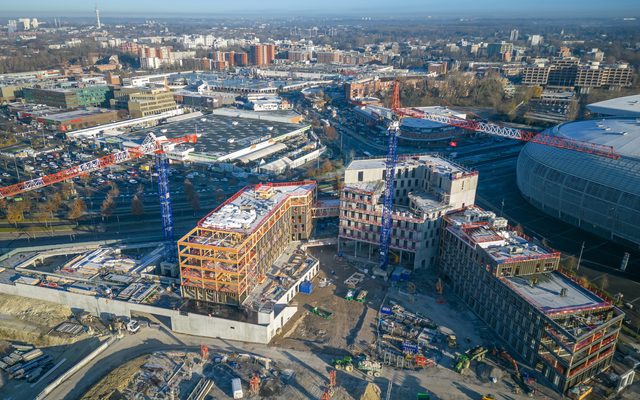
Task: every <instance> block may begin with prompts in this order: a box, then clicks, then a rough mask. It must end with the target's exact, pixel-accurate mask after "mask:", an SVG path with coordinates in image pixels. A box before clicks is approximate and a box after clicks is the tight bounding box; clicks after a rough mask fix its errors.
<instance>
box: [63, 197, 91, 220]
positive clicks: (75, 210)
mask: <svg viewBox="0 0 640 400" xmlns="http://www.w3.org/2000/svg"><path fill="white" fill-rule="evenodd" d="M86 210H87V205H86V204H85V203H84V200H82V199H79V198H78V199H75V200H74V201H73V203H72V204H71V208H70V209H69V213H68V214H67V217H68V218H69V219H73V220H77V219H78V218H80V217H81V216H82V214H84V212H85V211H86Z"/></svg>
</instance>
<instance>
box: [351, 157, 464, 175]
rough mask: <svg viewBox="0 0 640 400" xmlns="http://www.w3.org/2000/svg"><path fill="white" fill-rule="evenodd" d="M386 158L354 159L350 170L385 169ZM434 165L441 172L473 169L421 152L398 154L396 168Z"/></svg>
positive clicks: (462, 171)
mask: <svg viewBox="0 0 640 400" xmlns="http://www.w3.org/2000/svg"><path fill="white" fill-rule="evenodd" d="M385 164H386V159H385V158H366V159H360V160H353V161H351V163H350V164H349V166H347V169H348V170H365V169H384V168H385ZM418 165H432V166H433V167H434V168H435V170H436V171H437V172H440V173H443V174H444V173H458V172H459V173H471V172H472V171H471V170H469V169H467V168H465V167H463V166H461V165H458V164H456V163H454V162H452V161H450V160H447V159H445V158H442V157H440V156H438V155H432V154H420V155H415V156H398V163H397V164H396V168H403V167H408V166H418Z"/></svg>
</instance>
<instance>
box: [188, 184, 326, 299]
mask: <svg viewBox="0 0 640 400" xmlns="http://www.w3.org/2000/svg"><path fill="white" fill-rule="evenodd" d="M315 192H316V183H315V182H314V181H302V182H286V183H267V184H258V185H256V186H247V187H245V188H243V189H242V190H240V191H239V192H238V193H236V194H235V195H233V196H232V197H230V198H229V199H228V200H227V201H225V202H224V203H223V204H221V205H220V206H219V207H218V208H216V209H215V210H213V211H212V212H211V213H209V214H208V215H207V216H206V217H204V218H203V219H202V220H200V222H199V223H198V225H197V226H196V227H195V228H194V229H193V230H191V232H189V233H188V234H187V235H185V236H184V237H183V238H182V239H180V240H179V241H178V253H179V264H180V280H181V287H182V295H183V296H184V297H187V298H191V299H196V300H202V301H207V302H213V303H221V304H230V305H242V304H243V303H244V302H245V301H246V300H247V298H248V297H249V296H250V295H251V293H252V291H254V289H256V288H257V287H258V286H260V285H261V284H262V283H264V281H265V280H266V279H267V272H268V270H269V269H270V268H271V266H272V264H273V263H274V262H275V261H276V259H277V258H278V257H279V256H280V255H281V254H282V253H283V252H284V251H285V249H286V248H287V246H288V245H289V244H290V243H291V242H292V241H298V240H304V239H308V238H309V236H310V234H311V231H312V228H313V224H312V207H313V204H314V198H315Z"/></svg>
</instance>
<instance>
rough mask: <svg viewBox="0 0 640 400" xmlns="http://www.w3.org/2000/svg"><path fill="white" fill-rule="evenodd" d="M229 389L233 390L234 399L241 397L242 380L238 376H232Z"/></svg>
mask: <svg viewBox="0 0 640 400" xmlns="http://www.w3.org/2000/svg"><path fill="white" fill-rule="evenodd" d="M231 391H232V392H233V398H234V399H241V398H242V397H243V396H244V394H243V393H242V381H241V380H240V378H233V379H232V380H231Z"/></svg>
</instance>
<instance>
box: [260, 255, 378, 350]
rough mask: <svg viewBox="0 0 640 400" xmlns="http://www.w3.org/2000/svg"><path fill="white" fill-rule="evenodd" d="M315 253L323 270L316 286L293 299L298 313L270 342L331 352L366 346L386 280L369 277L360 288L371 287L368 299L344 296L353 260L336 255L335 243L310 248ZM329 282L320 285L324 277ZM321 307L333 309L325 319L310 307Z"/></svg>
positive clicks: (373, 327) (371, 335)
mask: <svg viewBox="0 0 640 400" xmlns="http://www.w3.org/2000/svg"><path fill="white" fill-rule="evenodd" d="M310 252H311V254H312V255H313V256H315V257H317V258H318V259H319V260H320V272H319V273H318V276H317V277H316V278H315V279H314V281H313V284H314V290H313V293H312V294H310V295H307V294H303V293H299V294H298V295H297V296H296V297H295V298H294V299H293V301H294V303H297V304H298V311H299V312H298V314H297V315H296V316H295V317H294V318H292V319H291V320H290V321H289V322H288V323H287V324H286V325H285V326H284V327H283V329H282V332H281V334H279V335H278V336H276V337H275V338H274V339H273V340H272V342H271V344H272V345H274V346H278V347H286V348H292V349H296V350H309V349H311V350H318V351H322V352H324V353H328V354H336V355H339V354H343V353H344V350H346V349H349V348H352V347H353V346H357V347H360V348H366V347H367V346H368V345H370V344H371V343H373V341H374V339H375V336H374V332H375V318H376V315H377V312H378V308H379V307H380V304H381V302H382V299H383V296H384V294H383V293H384V292H385V290H386V289H385V283H384V282H383V281H381V280H376V279H372V278H370V277H366V278H365V280H364V281H363V282H362V283H361V284H360V286H359V287H358V289H364V290H367V291H368V293H369V294H368V296H367V300H366V301H365V302H364V303H359V302H357V301H354V300H346V299H345V298H344V297H345V295H346V294H347V291H348V290H349V288H348V287H347V286H345V284H344V281H345V280H346V279H347V278H348V277H349V276H351V274H353V273H354V272H358V270H357V269H356V268H354V267H353V266H352V265H351V264H349V263H347V262H346V261H343V260H339V259H337V258H336V257H335V248H334V247H321V248H317V249H314V248H311V249H310ZM325 278H326V279H328V280H329V281H330V284H329V285H327V286H326V287H324V288H321V287H319V283H320V281H321V280H322V279H325ZM315 306H318V307H322V308H325V309H327V310H330V311H331V312H333V315H332V316H331V318H330V319H328V320H325V319H323V318H321V317H319V316H317V315H315V314H312V313H311V312H310V311H309V309H310V308H311V307H315Z"/></svg>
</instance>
